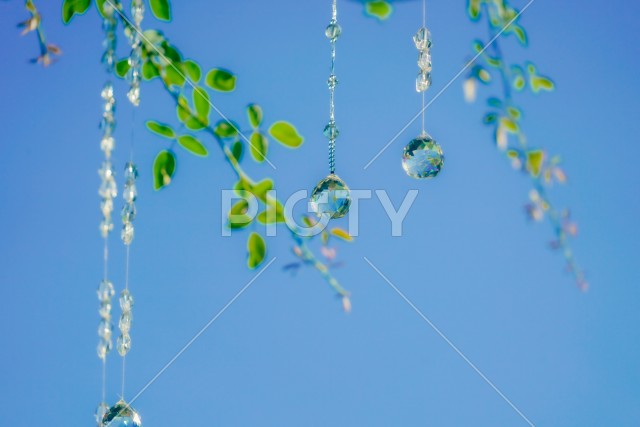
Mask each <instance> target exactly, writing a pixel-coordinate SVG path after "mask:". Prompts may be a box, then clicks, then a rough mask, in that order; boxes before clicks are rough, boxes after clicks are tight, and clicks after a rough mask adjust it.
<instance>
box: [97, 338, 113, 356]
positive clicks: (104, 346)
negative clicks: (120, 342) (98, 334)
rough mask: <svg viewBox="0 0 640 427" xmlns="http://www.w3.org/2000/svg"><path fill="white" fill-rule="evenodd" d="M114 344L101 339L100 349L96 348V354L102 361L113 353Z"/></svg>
mask: <svg viewBox="0 0 640 427" xmlns="http://www.w3.org/2000/svg"><path fill="white" fill-rule="evenodd" d="M112 346H113V344H112V342H111V340H105V339H102V338H101V339H100V341H99V342H98V347H96V353H97V354H98V357H99V358H100V359H103V360H104V358H105V357H107V354H108V353H109V352H110V351H111V348H112Z"/></svg>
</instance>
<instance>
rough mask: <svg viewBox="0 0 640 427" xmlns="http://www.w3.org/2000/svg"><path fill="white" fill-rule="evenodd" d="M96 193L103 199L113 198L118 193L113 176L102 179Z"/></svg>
mask: <svg viewBox="0 0 640 427" xmlns="http://www.w3.org/2000/svg"><path fill="white" fill-rule="evenodd" d="M98 194H99V195H100V197H102V198H103V199H109V198H111V199H113V198H115V197H116V196H117V195H118V187H117V186H116V182H115V180H114V179H113V178H110V179H105V180H103V181H102V184H100V188H99V189H98Z"/></svg>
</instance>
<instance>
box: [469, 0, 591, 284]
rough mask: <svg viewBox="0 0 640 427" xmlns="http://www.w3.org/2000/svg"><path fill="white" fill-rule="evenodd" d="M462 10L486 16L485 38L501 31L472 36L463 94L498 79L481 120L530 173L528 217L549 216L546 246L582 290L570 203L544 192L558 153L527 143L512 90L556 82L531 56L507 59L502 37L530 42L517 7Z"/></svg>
mask: <svg viewBox="0 0 640 427" xmlns="http://www.w3.org/2000/svg"><path fill="white" fill-rule="evenodd" d="M467 12H468V15H469V17H470V18H471V20H472V21H475V22H477V21H480V20H481V18H483V17H484V18H486V21H487V25H488V27H489V40H493V39H494V38H496V37H497V36H498V34H499V35H500V36H499V37H497V38H496V39H495V40H494V41H493V43H491V45H490V46H489V47H487V46H485V43H484V42H483V41H481V40H475V41H474V42H473V49H474V51H475V52H476V53H481V55H480V57H479V58H478V60H477V61H476V63H475V64H474V66H473V67H472V68H471V70H470V73H469V75H468V76H467V79H466V81H465V83H464V89H465V98H466V99H467V101H469V102H473V101H475V98H476V92H477V87H478V84H482V85H486V86H489V85H491V84H492V83H493V82H494V81H495V80H496V79H497V80H498V82H499V83H498V85H499V90H500V92H499V93H498V94H495V95H493V96H490V97H489V98H487V101H486V102H487V106H488V107H489V111H488V112H487V113H486V114H485V115H484V117H483V122H484V123H485V124H486V125H487V126H490V127H491V128H492V130H493V139H494V141H495V144H496V147H497V148H498V150H499V151H500V152H501V153H503V154H504V155H505V157H506V158H507V160H509V162H510V163H511V166H512V167H513V168H514V169H515V170H517V171H519V172H521V173H523V174H524V175H526V176H528V177H529V178H530V179H531V184H532V188H531V190H530V192H529V199H530V200H529V203H527V205H526V206H525V211H526V213H527V215H528V217H529V218H530V219H531V220H533V221H542V220H544V219H545V218H547V219H548V220H549V222H550V224H551V226H552V230H553V233H554V240H553V241H552V242H551V243H550V247H551V248H553V249H555V250H558V251H560V252H561V253H562V256H563V257H564V259H565V262H566V268H567V271H569V272H571V273H572V274H573V276H574V278H575V280H576V283H577V285H578V287H579V288H580V289H581V290H583V291H584V290H587V288H588V283H587V282H586V279H585V275H584V271H583V270H582V269H581V268H580V267H579V266H578V264H577V262H576V260H575V257H574V254H573V250H572V249H571V245H570V238H571V237H573V236H575V235H576V234H577V230H578V228H577V225H576V223H575V222H573V221H572V220H571V215H570V211H569V209H561V208H557V207H556V206H555V205H554V204H553V203H552V202H551V199H550V196H549V191H548V189H549V187H551V186H552V185H553V184H555V183H560V184H562V183H565V182H566V180H567V177H566V174H565V172H564V170H563V169H562V168H561V167H560V157H559V156H557V155H556V156H551V155H549V154H548V152H547V151H546V150H544V149H542V148H540V147H535V146H531V145H530V144H529V143H528V141H527V138H526V135H525V133H524V131H523V125H522V117H523V112H522V109H521V107H520V106H519V105H517V103H516V99H515V95H514V94H515V93H520V92H523V91H525V90H527V89H529V90H530V91H531V92H533V93H534V94H539V93H542V92H548V91H553V90H554V89H555V84H554V82H553V81H552V80H551V79H550V78H549V77H546V76H544V75H541V74H539V73H538V70H537V67H536V66H535V65H534V64H533V63H532V62H525V63H524V64H518V63H509V62H508V59H507V58H506V57H505V55H504V54H503V52H502V49H501V41H502V40H503V39H505V38H508V37H510V36H513V37H515V39H516V40H517V41H518V43H519V44H520V45H521V46H523V47H526V46H527V45H528V43H529V39H528V35H527V33H526V31H525V29H524V27H523V26H522V25H521V24H520V23H519V14H518V10H517V9H516V8H514V7H512V6H511V5H510V4H509V2H508V1H507V0H468V4H467ZM489 48H490V49H489Z"/></svg>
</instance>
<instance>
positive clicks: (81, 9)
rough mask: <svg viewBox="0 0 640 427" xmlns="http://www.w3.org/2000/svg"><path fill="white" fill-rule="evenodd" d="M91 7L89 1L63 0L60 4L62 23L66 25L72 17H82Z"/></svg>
mask: <svg viewBox="0 0 640 427" xmlns="http://www.w3.org/2000/svg"><path fill="white" fill-rule="evenodd" d="M89 6H91V0H64V1H63V2H62V21H63V22H64V23H65V24H68V23H69V22H70V21H71V18H73V17H74V15H82V14H84V13H85V12H86V11H87V9H89Z"/></svg>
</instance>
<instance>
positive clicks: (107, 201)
mask: <svg viewBox="0 0 640 427" xmlns="http://www.w3.org/2000/svg"><path fill="white" fill-rule="evenodd" d="M100 211H101V212H102V216H104V217H105V218H109V217H110V216H111V212H113V199H111V198H104V199H102V202H100Z"/></svg>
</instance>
